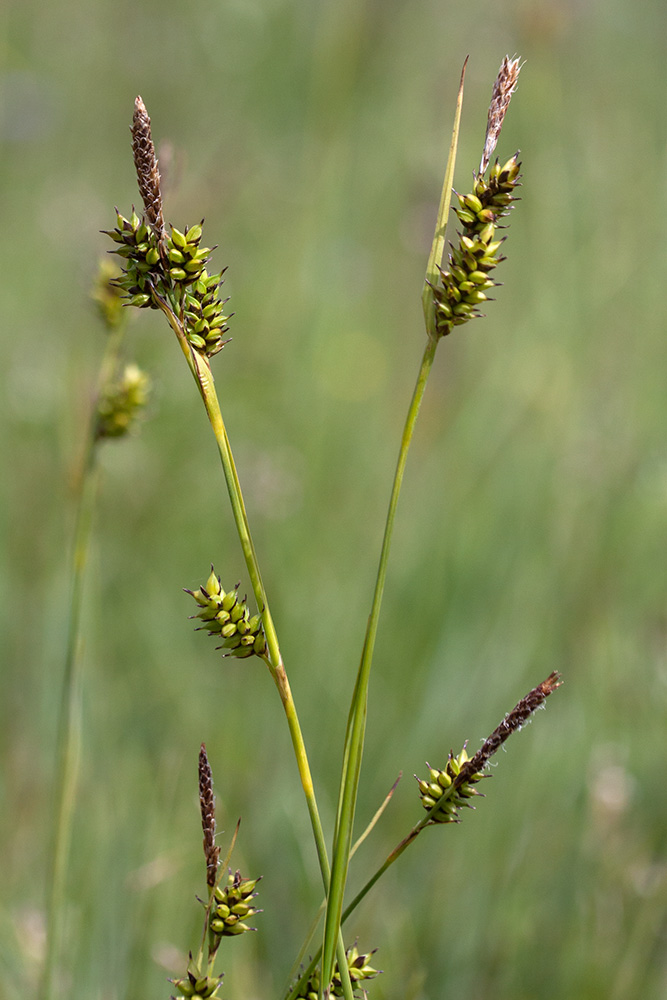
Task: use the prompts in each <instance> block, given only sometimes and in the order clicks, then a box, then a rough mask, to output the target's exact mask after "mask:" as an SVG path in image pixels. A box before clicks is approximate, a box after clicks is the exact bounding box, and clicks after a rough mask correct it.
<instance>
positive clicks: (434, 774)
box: [415, 746, 484, 823]
mask: <svg viewBox="0 0 667 1000" xmlns="http://www.w3.org/2000/svg"><path fill="white" fill-rule="evenodd" d="M469 759H470V758H469V757H468V753H467V751H466V748H465V746H464V747H463V750H461V753H460V754H459V755H458V757H455V756H454V751H453V750H450V753H449V759H448V761H447V766H446V767H445V769H444V771H440V770H439V769H438V768H436V767H431V765H430V764H429V763H427V764H426V766H427V768H428V769H429V777H428V780H424V779H423V778H418V777H417V775H415V778H416V779H417V784H418V785H419V794H420V795H421V800H422V805H423V806H424V809H426V810H427V811H428V810H430V809H432V808H433V806H434V805H435V804H436V802H437V801H438V800H439V799H440V798H442V796H443V795H444V793H445V792H446V791H447V790H448V789H449V788H451V787H452V785H453V784H454V782H455V780H456V779H457V778H458V776H459V773H460V771H461V768H462V767H463V765H464V764H465V763H467V761H468V760H469ZM483 777H484V775H483V774H481V773H480V772H477V773H475V774H471V775H470V777H469V778H467V779H466V780H465V781H463V782H462V783H461V784H460V785H459V786H458V787H457V788H455V790H454V791H453V792H452V795H451V796H450V798H448V799H445V801H444V802H443V803H442V805H441V806H440V808H439V809H438V811H437V812H435V813H434V814H433V816H432V817H431V823H459V822H460V820H459V809H460V808H461V807H462V806H467V807H468V808H469V809H474V808H475V807H474V806H473V805H471V803H470V802H468V801H467V800H468V799H470V798H472V797H473V796H474V795H481V794H482V793H481V792H478V791H477V789H476V788H474V787H473V786H474V785H475V784H476V783H477V782H478V781H481V779H482V778H483Z"/></svg>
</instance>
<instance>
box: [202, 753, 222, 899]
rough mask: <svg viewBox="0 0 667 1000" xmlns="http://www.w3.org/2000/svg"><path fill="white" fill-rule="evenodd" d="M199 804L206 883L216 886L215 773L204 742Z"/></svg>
mask: <svg viewBox="0 0 667 1000" xmlns="http://www.w3.org/2000/svg"><path fill="white" fill-rule="evenodd" d="M199 806H200V808H201V826H202V830H203V831H204V857H205V858H206V883H207V885H210V886H214V885H215V880H216V877H217V874H218V859H219V857H220V848H219V847H216V846H215V798H214V796H213V775H212V774H211V765H210V764H209V762H208V756H207V755H206V747H205V745H204V744H203V743H202V745H201V747H200V748H199Z"/></svg>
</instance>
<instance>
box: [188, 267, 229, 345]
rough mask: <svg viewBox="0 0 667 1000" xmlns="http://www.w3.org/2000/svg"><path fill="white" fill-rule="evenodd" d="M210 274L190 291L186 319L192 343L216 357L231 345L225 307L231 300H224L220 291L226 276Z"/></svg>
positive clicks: (205, 274)
mask: <svg viewBox="0 0 667 1000" xmlns="http://www.w3.org/2000/svg"><path fill="white" fill-rule="evenodd" d="M223 274H224V271H220V273H219V274H209V273H208V272H207V271H206V270H205V269H204V270H203V271H202V272H201V274H200V275H199V277H198V278H197V280H196V281H195V283H194V284H193V285H192V286H191V287H190V288H189V289H188V290H187V291H186V293H185V299H184V303H183V306H184V313H183V315H184V319H185V328H186V334H187V337H188V340H189V341H190V343H191V344H192V346H193V347H194V348H195V349H196V350H198V351H200V352H202V353H204V354H205V355H206V357H207V358H212V357H214V355H216V354H217V353H218V351H221V350H222V348H223V347H224V346H225V344H226V343H227V341H226V340H224V339H223V338H224V335H225V334H226V333H227V332H228V331H229V327H228V326H227V321H228V320H229V318H230V317H229V316H225V314H224V307H225V305H226V304H227V302H229V299H228V298H227V299H220V298H219V297H218V291H219V289H220V288H221V286H222V284H223V279H222V275H223Z"/></svg>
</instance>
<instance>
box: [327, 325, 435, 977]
mask: <svg viewBox="0 0 667 1000" xmlns="http://www.w3.org/2000/svg"><path fill="white" fill-rule="evenodd" d="M437 344H438V341H437V340H434V339H432V338H431V337H429V338H428V339H427V342H426V347H425V349H424V355H423V357H422V362H421V367H420V369H419V375H418V377H417V383H416V385H415V389H414V392H413V395H412V400H411V402H410V407H409V409H408V414H407V417H406V421H405V427H404V429H403V437H402V439H401V447H400V451H399V455H398V462H397V465H396V472H395V475H394V483H393V487H392V491H391V499H390V501H389V510H388V511H387V520H386V524H385V530H384V538H383V541H382V550H381V553H380V562H379V566H378V573H377V579H376V583H375V593H374V595H373V604H372V607H371V613H370V616H369V619H368V625H367V628H366V637H365V639H364V646H363V650H362V654H361V662H360V664H359V671H358V674H357V680H356V683H355V689H354V694H353V697H352V705H351V708H350V715H349V719H348V728H347V734H346V739H345V752H344V760H343V774H342V779H341V787H340V793H339V805H338V816H337V823H336V833H335V839H334V849H333V864H332V872H331V890H330V892H329V898H328V902H327V913H326V918H325V926H324V945H323V955H324V957H323V962H322V981H323V982H324V983H327V982H330V980H331V975H332V972H333V952H334V948H333V945H334V942H335V940H336V937H337V931H338V928H339V927H340V924H341V914H342V909H343V897H344V894H345V884H346V881H347V871H348V866H349V858H350V849H351V844H352V828H353V824H354V812H355V806H356V801H357V791H358V787H359V775H360V771H361V759H362V755H363V744H364V735H365V729H366V715H367V703H368V683H369V677H370V669H371V664H372V661H373V652H374V649H375V639H376V635H377V628H378V620H379V617H380V607H381V604H382V595H383V592H384V585H385V579H386V575H387V563H388V560H389V549H390V545H391V536H392V532H393V527H394V519H395V516H396V508H397V506H398V498H399V495H400V491H401V484H402V482H403V475H404V472H405V465H406V461H407V457H408V450H409V448H410V442H411V441H412V435H413V433H414V428H415V423H416V421H417V416H418V414H419V408H420V406H421V401H422V399H423V397H424V392H425V390H426V383H427V380H428V376H429V373H430V371H431V367H432V365H433V359H434V358H435V351H436V348H437Z"/></svg>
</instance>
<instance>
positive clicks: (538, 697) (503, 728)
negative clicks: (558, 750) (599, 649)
mask: <svg viewBox="0 0 667 1000" xmlns="http://www.w3.org/2000/svg"><path fill="white" fill-rule="evenodd" d="M561 683H562V682H561V679H560V674H559V673H558V672H557V671H555V670H554V672H553V673H551V674H549V676H548V677H547V679H546V680H545V681H542V683H541V684H538V685H537V687H536V688H533V690H532V691H529V692H528V694H527V695H526V696H525V698H522V699H521V701H520V702H518V703H517V704H516V705H515V706H514V708H513V709H512V711H511V712H509V713H508V714H507V715H506V716H505V718H504V719H503V721H502V722H501V723H500V725H499V726H498V727H497V728H496V729H494V730H493V732H492V733H491V735H490V736H489V737H488V739H486V740H484V743H483V744H482V745H481V747H480V748H479V750H478V751H477V753H476V754H475V756H474V757H472V758H471V759H470V760H469V761H467V762H466V763H465V764H464V765H463V767H462V768H461V770H460V772H459V775H458V777H457V778H456V780H455V782H454V785H455V786H456V787H459V786H460V785H462V784H463V783H464V782H465V781H468V780H469V779H470V778H471V776H472V775H473V774H476V773H477V772H478V771H481V770H483V769H484V767H486V765H487V764H488V762H489V760H490V758H491V757H493V755H494V753H496V752H497V751H498V750H500V748H501V746H502V745H503V743H504V742H505V740H507V739H509V737H510V736H511V735H512V733H515V732H516V731H517V729H521V727H522V725H523V724H524V722H526V720H527V719H528V718H529V717H530V716H531V715H532V714H533V712H534V711H535V710H536V709H538V708H540V707H541V706H542V705H543V704H544V702H545V701H546V700H547V698H548V697H549V695H550V694H551V693H552V691H555V690H556V688H557V687H560V685H561Z"/></svg>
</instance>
